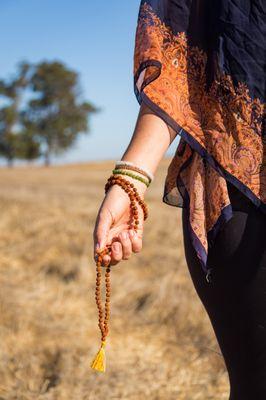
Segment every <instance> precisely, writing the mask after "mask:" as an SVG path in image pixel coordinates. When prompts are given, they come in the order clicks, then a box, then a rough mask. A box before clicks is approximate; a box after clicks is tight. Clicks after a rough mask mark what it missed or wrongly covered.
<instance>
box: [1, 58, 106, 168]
mask: <svg viewBox="0 0 266 400" xmlns="http://www.w3.org/2000/svg"><path fill="white" fill-rule="evenodd" d="M80 92H81V90H80V87H79V76H78V74H77V73H76V72H75V71H73V70H71V69H69V68H67V67H66V66H65V65H64V64H63V63H61V62H58V61H54V62H46V61H45V62H41V63H38V64H36V65H29V64H28V63H22V64H21V65H20V66H19V68H18V71H17V76H16V77H15V78H14V79H13V80H11V81H9V82H6V81H0V96H2V97H5V98H6V99H7V102H6V103H5V104H4V105H3V106H2V108H1V107H0V155H2V156H4V157H5V158H6V159H7V160H8V161H9V163H11V162H12V161H13V160H14V158H21V159H26V160H33V159H35V158H38V157H40V156H43V157H44V160H45V163H46V164H47V165H48V164H49V163H50V159H51V155H53V154H59V153H61V152H63V151H65V150H67V149H68V148H69V147H71V146H72V145H73V144H74V143H75V142H76V140H77V138H78V136H79V135H80V134H81V133H86V132H89V116H90V114H92V113H95V112H97V111H99V109H97V108H96V107H95V106H93V105H92V104H91V103H89V102H86V101H82V97H81V93H80ZM23 93H24V94H25V93H26V94H27V96H25V97H27V101H22V100H23V99H22V97H23Z"/></svg>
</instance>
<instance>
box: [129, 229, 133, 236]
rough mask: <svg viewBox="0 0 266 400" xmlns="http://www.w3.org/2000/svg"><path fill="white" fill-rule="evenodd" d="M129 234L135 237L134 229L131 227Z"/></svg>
mask: <svg viewBox="0 0 266 400" xmlns="http://www.w3.org/2000/svg"><path fill="white" fill-rule="evenodd" d="M129 236H130V237H132V238H133V237H134V231H133V230H132V229H130V231H129Z"/></svg>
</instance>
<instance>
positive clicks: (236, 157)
mask: <svg viewBox="0 0 266 400" xmlns="http://www.w3.org/2000/svg"><path fill="white" fill-rule="evenodd" d="M265 37H266V3H265V2H264V0H240V1H238V2H236V1H231V0H146V1H141V3H140V8H139V14H138V20H137V27H136V36H135V51H134V92H135V95H136V98H137V100H138V102H139V104H141V103H142V102H144V103H145V104H147V106H149V107H150V108H151V109H152V110H153V111H154V112H155V113H156V114H157V115H159V116H160V117H161V118H162V119H163V120H164V121H165V122H166V123H167V124H168V125H169V126H171V127H172V128H173V129H174V130H175V131H176V132H177V133H178V134H179V135H180V141H179V143H178V145H177V149H176V152H175V154H174V156H173V158H172V160H171V162H170V165H169V167H168V171H167V175H166V178H165V186H164V193H163V199H162V200H163V201H164V202H165V203H166V204H169V205H173V206H177V207H188V208H189V225H190V232H191V240H192V242H193V245H194V248H195V249H196V252H197V255H198V257H199V259H200V261H201V264H202V267H203V270H204V272H205V273H206V276H207V275H208V274H209V272H210V271H211V266H210V265H208V249H209V247H210V246H211V245H212V244H213V243H214V240H215V237H216V235H217V233H218V232H219V230H220V229H221V228H222V226H223V225H224V224H225V223H226V222H227V221H228V220H229V219H230V218H231V217H232V213H233V210H232V206H231V203H230V198H229V195H228V190H227V184H226V181H228V182H230V183H232V184H233V185H234V186H235V187H236V188H237V189H239V190H240V191H241V192H242V193H243V194H244V195H245V196H247V198H248V199H250V200H251V201H252V202H253V203H254V205H255V206H256V207H258V209H260V210H261V211H262V212H263V213H266V169H265V168H266V150H265V146H266V138H265V133H266V131H265V91H266V85H265V74H266V40H265Z"/></svg>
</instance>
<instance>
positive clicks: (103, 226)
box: [94, 210, 113, 252]
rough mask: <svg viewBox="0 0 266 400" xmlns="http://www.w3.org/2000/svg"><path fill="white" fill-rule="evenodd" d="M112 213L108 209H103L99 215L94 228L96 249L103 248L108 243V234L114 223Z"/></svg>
mask: <svg viewBox="0 0 266 400" xmlns="http://www.w3.org/2000/svg"><path fill="white" fill-rule="evenodd" d="M112 222H113V221H112V215H111V213H110V212H108V211H107V210H102V211H100V213H99V214H98V216H97V220H96V224H95V228H94V250H95V252H96V250H99V249H101V250H103V249H104V247H105V246H106V243H107V238H108V234H109V231H110V228H111V225H112Z"/></svg>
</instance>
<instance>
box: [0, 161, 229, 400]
mask: <svg viewBox="0 0 266 400" xmlns="http://www.w3.org/2000/svg"><path fill="white" fill-rule="evenodd" d="M168 164H169V159H164V160H162V162H161V164H160V166H159V169H158V173H157V175H156V178H155V180H154V182H153V184H152V185H151V187H150V188H149V191H148V192H147V196H146V199H147V203H148V206H149V210H150V216H149V218H148V220H147V221H146V222H145V224H146V225H145V232H144V238H143V250H142V252H141V253H139V254H134V255H133V256H132V258H131V259H130V260H129V261H122V262H121V263H120V264H119V265H118V266H116V267H114V268H113V270H112V274H111V285H112V295H111V320H110V333H109V336H108V338H107V347H106V355H107V370H106V373H105V374H101V373H97V372H95V371H93V370H92V369H91V368H90V363H91V360H92V358H93V357H94V355H95V353H96V351H97V350H98V346H99V343H100V333H99V330H98V325H97V324H98V316H97V309H96V305H95V300H94V283H95V264H94V261H93V256H92V255H93V247H92V243H93V241H92V232H93V227H94V221H95V217H96V213H97V210H98V207H99V205H100V203H101V201H102V197H103V187H104V183H105V181H106V179H107V177H108V176H109V174H110V171H111V168H112V166H113V162H112V161H110V162H104V163H92V164H86V165H73V166H67V167H51V168H48V169H47V168H38V167H36V168H33V167H32V168H30V167H29V168H14V169H13V170H8V169H1V170H0V182H1V194H0V209H1V219H0V232H1V233H0V247H1V262H0V285H1V290H0V313H1V314H0V315H1V326H0V343H1V344H0V346H1V352H0V357H1V362H0V400H3V399H5V400H11V399H12V400H13V399H18V400H30V399H34V400H36V399H43V400H53V399H55V400H66V399H67V400H72V399H73V400H94V399H95V400H96V399H98V400H103V399H110V400H111V399H124V400H133V399H134V400H135V399H136V400H142V399H146V398H148V399H150V400H160V399H163V400H177V399H178V400H185V399H186V400H207V399H211V400H218V399H227V398H228V379H227V373H226V371H225V368H224V363H223V359H222V357H221V355H220V350H219V348H218V345H217V343H216V340H215V337H214V333H213V331H212V328H211V325H210V322H209V320H208V317H207V315H206V312H205V311H204V309H203V306H202V304H201V303H200V301H199V299H198V297H197V295H196V293H195V290H194V287H193V286H192V281H191V279H190V277H189V273H188V270H187V267H186V264H185V259H184V253H183V244H182V230H181V219H180V216H181V210H180V209H179V208H176V207H171V206H168V205H166V204H164V203H163V202H162V200H161V198H162V191H163V181H164V178H165V174H166V168H167V165H168Z"/></svg>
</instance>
